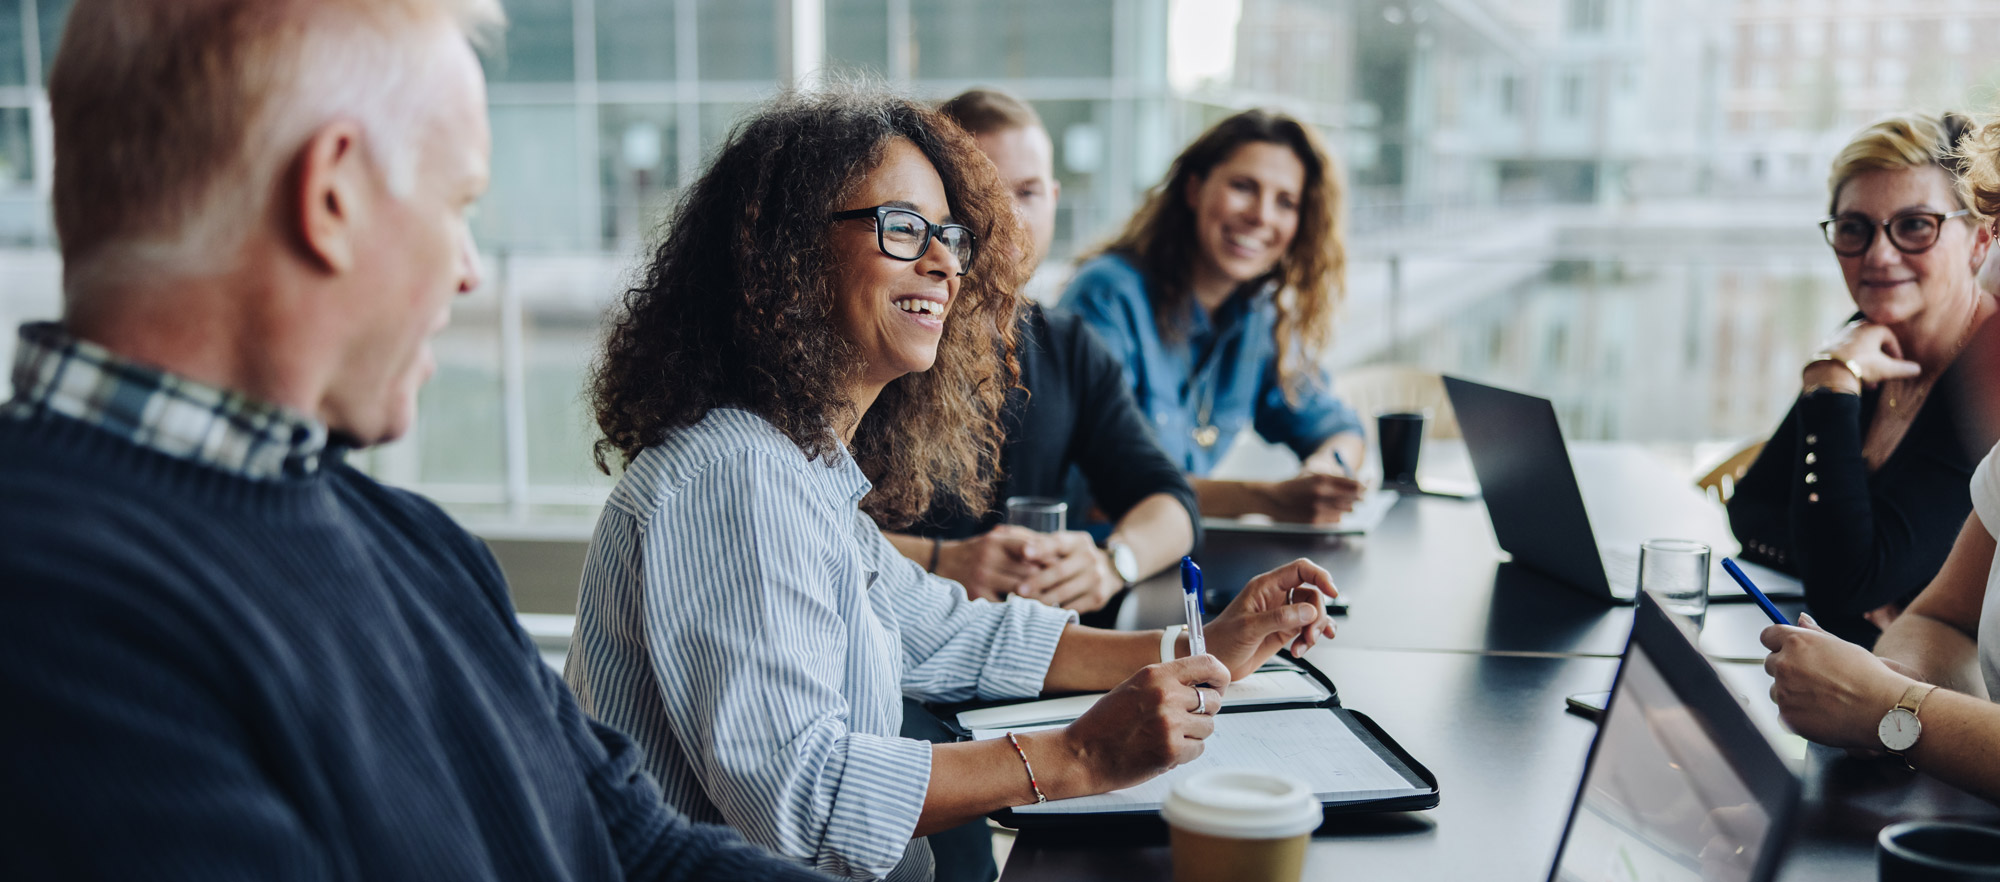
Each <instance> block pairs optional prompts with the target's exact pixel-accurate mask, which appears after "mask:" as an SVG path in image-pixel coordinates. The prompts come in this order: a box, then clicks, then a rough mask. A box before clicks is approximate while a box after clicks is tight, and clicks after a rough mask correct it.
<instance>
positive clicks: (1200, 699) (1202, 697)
mask: <svg viewBox="0 0 2000 882" xmlns="http://www.w3.org/2000/svg"><path fill="white" fill-rule="evenodd" d="M1190 713H1197V714H1203V715H1206V714H1208V713H1210V711H1209V709H1208V693H1206V692H1203V691H1202V689H1201V687H1200V686H1196V687H1194V710H1193V711H1190Z"/></svg>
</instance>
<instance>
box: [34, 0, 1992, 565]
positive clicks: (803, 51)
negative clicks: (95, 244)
mask: <svg viewBox="0 0 2000 882" xmlns="http://www.w3.org/2000/svg"><path fill="white" fill-rule="evenodd" d="M504 4H505V6H506V7H507V10H508V13H509V15H510V17H511V19H512V26H511V28H510V29H509V31H508V34H507V37H506V46H505V51H504V54H503V55H502V56H500V57H498V58H495V59H492V60H491V61H490V62H489V65H488V72H489V76H490V79H491V86H490V103H491V113H492V124H493V135H494V166H493V171H494V174H493V187H492V191H491V193H490V195H489V196H488V197H487V198H486V199H485V200H484V201H483V203H482V205H481V207H480V213H479V215H478V217H477V218H476V220H475V231H476V233H477V235H478V237H479V239H480V244H481V246H482V248H483V249H484V252H485V256H486V259H487V261H488V263H489V268H488V275H487V278H488V280H489V283H488V284H487V285H486V286H485V287H484V288H483V289H482V290H481V291H480V292H478V293H477V294H475V295H473V296H472V297H469V298H467V299H466V300H465V301H463V302H462V305H461V306H460V307H459V308H458V309H457V310H456V312H455V315H454V322H453V325H452V327H451V329H450V330H448V331H447V332H446V333H445V334H444V335H443V336H442V337H441V338H440V340H439V343H438V350H439V358H440V372H439V375H438V377H437V379H436V380H435V381H434V382H433V383H432V384H431V386H430V387H429V388H428V389H427V390H426V391H425V393H424V397H423V401H422V405H421V407H422V415H421V419H420V421H419V425H418V428H417V430H416V432H415V433H413V435H412V437H410V438H408V439H406V440H404V441H401V442H398V443H397V444H394V445H390V446H388V447H385V448H382V449H380V450H378V451H374V452H371V453H369V454H367V456H366V460H367V462H368V465H369V467H371V468H373V469H374V470H376V471H377V472H378V473H379V474H381V475H383V476H384V477H385V478H387V479H389V480H392V481H395V482H398V483H402V484H405V485H408V486H412V487H415V488H417V489H419V490H421V491H422V492H425V493H428V494H430V495H432V496H433V497H435V498H437V499H439V500H441V501H443V502H444V503H446V504H447V505H448V506H450V507H451V508H453V509H454V511H456V512H457V513H459V514H460V515H462V516H464V517H465V518H466V519H467V520H468V521H469V522H471V523H473V524H474V525H475V526H477V527H480V528H481V529H484V530H485V531H487V532H488V534H489V535H497V534H504V533H506V532H507V531H509V530H527V531H533V530H541V529H555V530H558V531H560V530H565V529H573V528H574V525H579V524H581V525H587V524H588V523H589V521H590V519H591V517H592V516H593V514H594V510H595V506H596V505H598V504H599V503H600V502H601V501H602V498H603V495H604V493H605V492H606V490H607V489H608V488H609V486H610V483H611V479H610V478H607V477H605V476H603V475H601V474H599V473H598V472H597V471H596V469H595V468H594V467H593V466H592V463H591V458H590V448H591V443H592V441H593V439H594V438H595V430H594V428H593V426H592V424H591V422H590V420H589V418H588V415H587V413H586V410H585V408H584V406H583V404H582V397H581V396H582V389H583V383H584V380H585V376H586V374H587V370H588V363H589V357H590V352H591V348H592V346H593V344H594V342H595V338H596V334H597V330H598V327H599V322H600V319H601V317H602V315H603V313H604V310H605V309H606V308H607V307H608V306H609V305H610V304H611V303H613V302H614V301H615V300H616V298H617V296H618V295H619V293H620V291H621V290H622V286H623V285H624V284H625V282H626V281H627V276H628V274H629V273H630V272H631V271H632V269H633V267H634V266H635V265H636V264H637V263H638V262H639V261H640V260H641V257H642V255H643V253H644V250H645V247H646V243H647V242H648V240H649V238H650V237H651V236H652V235H653V234H654V232H655V228H656V225H657V224H658V223H659V222H660V220H661V218H662V216H663V214H664V212H665V211H666V210H667V208H668V206H670V205H671V204H672V203H673V200H674V199H675V197H676V194H677V193H678V191H679V188H680V187H681V186H682V185H683V184H685V183H687V182H689V181H691V180H692V179H693V178H694V176H695V175H697V174H698V173H699V171H700V169H701V167H702V163H703V161H704V159H705V158H706V157H707V156H708V155H709V153H710V151H711V150H712V149H713V148H714V147H715V145H716V144H718V143H719V142H720V141H721V140H722V139H723V138H724V137H725V136H726V135H727V133H728V132H729V130H730V126H731V125H732V124H733V123H734V122H735V121H736V120H737V119H738V118H740V117H741V115H742V114H743V113H744V112H745V111H746V110H748V109H749V108H751V107H754V106H755V105H756V104H757V103H758V102H759V101H762V100H764V99H765V98H768V97H769V96H771V95H772V94H774V93H775V92H776V91H777V90H779V89H781V88H783V87H785V86H787V85H792V84H798V83H807V84H809V83H810V82H812V81H813V80H814V79H815V78H819V77H829V76H831V77H852V76H867V77H874V78H878V79H880V80H883V81H885V82H887V83H890V84H893V85H896V86H898V87H900V88H903V89H906V90H908V91H910V92H911V93H913V94H915V95H918V96H922V97H925V98H932V99H941V98H944V97H948V96H950V95H952V94H954V93H956V92H958V91H960V90H962V89H965V88H968V87H972V86H987V87H997V88H1001V89H1005V90H1008V91H1010V92H1013V93H1014V94H1017V95H1019V96H1021V97H1023V98H1026V99H1028V100H1030V101H1031V102H1032V103H1033V104H1034V105H1035V106H1036V108H1037V109H1038V110H1039V111H1040V113H1041V114H1042V116H1043V118H1044V120H1045V121H1046V122H1047V123H1048V125H1049V128H1050V130H1051V133H1052V135H1053V136H1054V140H1055V145H1056V167H1057V174H1058V177H1059V178H1060V179H1061V180H1062V184H1063V198H1062V203H1061V209H1060V214H1059V217H1058V231H1057V235H1056V246H1055V254H1054V255H1053V258H1054V259H1053V260H1052V261H1051V262H1050V266H1049V267H1048V268H1047V270H1046V271H1047V272H1048V273H1050V274H1051V279H1050V283H1051V284H1059V282H1060V279H1061V276H1062V275H1063V274H1065V272H1066V269H1067V266H1068V263H1069V261H1070V259H1072V258H1074V257H1075V256H1077V255H1079V254H1082V253H1085V252H1086V251H1087V250H1088V249H1090V248H1091V247H1092V246H1093V244H1095V243H1097V242H1099V241H1101V240H1102V239H1104V238H1105V237H1106V236H1108V235H1109V234H1110V233H1112V232H1113V231H1115V229H1116V228H1117V226H1118V225H1119V224H1120V223H1121V222H1122V221H1123V219H1124V218H1125V216H1126V215H1127V214H1128V213H1129V212H1130V211H1131V210H1132V209H1133V208H1134V207H1135V206H1136V205H1137V204H1138V201H1139V200H1140V199H1141V198H1142V197H1143V195H1144V193H1145V191H1146V189H1147V188H1148V187H1149V186H1151V185H1152V184H1154V183H1155V182H1156V181H1157V180H1158V178H1159V177H1160V175H1161V174H1162V173H1163V171H1164V170H1165V168H1166V166H1167V164H1168V162H1169V161H1170V160H1171V159H1172V157H1173V156H1174V155H1175V154H1176V152H1178V150H1179V149H1180V147H1181V146H1182V145H1183V144H1185V143H1186V142H1187V140H1189V139H1190V138H1192V137H1193V136H1194V135H1195V134H1196V133H1198V132H1199V131H1200V130H1201V129H1202V128H1204V127H1205V126H1206V125H1208V124H1209V123H1211V122H1213V121H1214V120H1216V119H1219V118H1221V117H1222V116H1225V115H1227V114H1229V113H1232V112H1234V111H1236V110H1238V109H1241V108H1244V107H1248V106H1252V105H1269V106H1275V107H1279V108H1282V109H1285V110H1287V111H1290V112H1292V113H1294V114H1296V115H1298V116H1300V117H1302V118H1304V119H1306V120H1307V121H1309V122H1311V123H1313V124H1314V125H1316V126H1318V127H1319V128H1320V129H1321V130H1322V132H1324V134H1325V135H1326V137H1327V140H1328V143H1329V144H1331V145H1333V147H1334V149H1335V151H1336V152H1337V153H1338V154H1339V159H1340V162H1341V163H1342V164H1343V166H1344V171H1345V176H1346V179H1347V183H1348V187H1349V192H1350V194H1351V197H1350V206H1349V231H1350V232H1349V243H1350V249H1351V256H1352V258H1353V259H1352V260H1351V262H1350V275H1349V281H1350V286H1349V289H1350V290H1349V292H1348V302H1347V307H1346V312H1345V316H1344V320H1343V323H1342V325H1341V328H1340V331H1339V334H1340V342H1339V344H1338V346H1337V348H1336V351H1335V352H1334V354H1333V359H1332V361H1333V367H1335V368H1336V370H1339V369H1344V368H1348V367H1351V366H1354V365H1359V364H1364V363H1368V362H1375V361H1400V362H1408V363H1413V364H1418V365H1420V366H1423V367H1426V368H1429V369H1433V370H1443V371H1451V372H1457V373H1462V374H1465V375H1467V376H1472V377H1475V378H1481V379H1485V380H1487V381H1490V382H1495V383H1499V384H1502V385H1509V386H1513V387H1516V388H1522V389H1525V390H1529V391H1534V392H1536V393H1539V394H1542V395H1546V396H1549V397H1551V398H1553V399H1555V400H1556V402H1557V405H1558V410H1559V412H1560V413H1561V415H1562V417H1563V420H1564V422H1565V425H1566V428H1567V430H1568V431H1569V432H1570V434H1571V436H1572V437H1576V438H1617V439H1635V440H1642V441H1657V442H1663V443H1673V444H1678V445H1681V446H1682V447H1684V448H1685V447H1687V446H1688V445H1690V444H1691V443H1692V444H1695V445H1697V446H1698V445H1700V444H1712V445H1715V446H1717V447H1720V446H1723V445H1725V444H1726V443H1728V442H1732V441H1734V440H1740V439H1743V438H1747V437H1750V436H1755V435H1761V434H1763V433H1766V432H1768V431H1769V430H1770V428H1771V427H1772V426H1774V425H1775V424H1776V421H1777V419H1778V417H1779V416H1780V415H1782V413H1783V411H1784V409H1785V407H1786V406H1787V404H1788V403H1789V402H1790V400H1791V398H1792V396H1793V394H1795V392H1796V383H1797V370H1798V367H1799V364H1800V363H1801V361H1802V360H1803V357H1804V356H1805V355H1806V354H1807V353H1810V352H1811V351H1813V350H1814V349H1815V348H1817V343H1818V341H1819V340H1820V339H1821V338H1822V337H1824V336H1825V335H1827V334H1828V333H1830V332H1831V331H1832V330H1833V329H1834V328H1835V327H1836V326H1837V325H1838V324H1839V323H1840V322H1841V321H1842V320H1843V319H1844V317H1845V316H1846V314H1847V313H1848V312H1849V310H1850V306H1849V304H1848V302H1847V298H1846V296H1845V291H1844V289H1843V287H1842V286H1841V283H1840V280H1839V275H1838V271H1837V267H1836V266H1835V264H1834V261H1833V258H1832V256H1831V255H1830V254H1829V253H1827V250H1826V248H1825V246H1824V244H1823V243H1821V242H1820V240H1819V238H1818V234H1817V231H1816V230H1815V229H1814V226H1813V224H1814V222H1815V221H1816V220H1817V219H1818V218H1819V217H1820V216H1821V215H1822V214H1823V213H1824V211H1825V206H1824V204H1823V203H1824V183H1823V179H1824V176H1825V171H1826V167H1827V164H1828V161H1829V160H1830V158H1831V156H1832V154H1833V152H1834V150H1836V149H1837V148H1838V147H1839V145H1840V144H1841V143H1842V142H1843V141H1845V139H1846V138H1847V137H1848V136H1849V135H1851V134H1852V132H1853V131H1854V130H1856V129H1857V128H1859V127H1860V126H1862V125H1864V124H1866V123H1867V122H1868V121H1870V120H1872V119H1874V118H1875V117H1877V116H1880V115H1882V114H1885V113H1889V112H1893V111H1897V110H1903V109H1931V110H1937V109H1943V108H1947V107H1961V108H1965V107H1970V108H1976V109H1984V108H1986V107H1988V106H1989V105H1990V103H1991V101H1992V98H1993V94H1994V86H1995V85H1996V83H2000V53H1995V52H1993V51H1992V50H1991V49H1990V48H1988V47H1995V46H2000V0H1894V2H1892V0H1008V2H992V0H980V2H974V0H504ZM68 10H69V3H68V2H67V0H0V320H6V321H8V322H9V324H10V327H11V324H12V323H14V322H18V321H22V320H26V319H29V318H37V317H47V316H52V315H54V314H55V313H56V311H57V309H58V306H59V264H58V262H57V260H56V259H55V256H54V251H53V243H52V241H51V232H50V223H49V211H48V203H47V194H48V192H49V183H50V174H51V159H50V151H49V144H50V140H51V138H50V131H49V123H48V113H47V106H46V96H45V92H44V90H43V87H42V83H43V79H44V77H45V75H46V72H47V69H48V65H49V62H50V60H51V58H52V56H53V54H54V51H55V48H56V44H57V41H58V37H59V34H60V31H61V27H62V23H63V21H64V18H65V17H66V16H67V14H68ZM1982 50H1984V51H1982ZM11 347H12V342H11V336H9V337H7V338H6V339H5V341H4V342H0V355H4V354H6V353H8V352H10V351H11ZM1246 455H1253V454H1246ZM1255 455H1263V454H1255ZM1268 455H1271V456H1282V455H1286V454H1282V453H1275V452H1274V453H1269V454H1268Z"/></svg>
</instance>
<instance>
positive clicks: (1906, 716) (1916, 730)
mask: <svg viewBox="0 0 2000 882" xmlns="http://www.w3.org/2000/svg"><path fill="white" fill-rule="evenodd" d="M1935 689H1937V687H1936V686H1934V685H1932V684H1929V683H1918V684H1916V685H1914V686H1911V687H1910V688H1909V689H1906V690H1904V691H1903V700H1902V701H1899V702H1896V706H1895V707H1892V708H1890V709H1889V712H1888V713H1886V714H1883V715H1882V722H1880V723H1877V724H1876V725H1875V737H1877V738H1880V739H1881V740H1882V747H1883V749H1885V750H1887V751H1889V752H1890V753H1893V754H1895V755H1897V756H1903V754H1905V753H1906V752H1908V751H1909V749H1910V748H1912V747H1915V746H1917V739H1919V738H1922V737H1923V735H1924V722H1923V721H1922V720H1920V719H1917V709H1918V708H1921V707H1923V705H1924V699H1925V698H1926V697H1928V696H1929V695H1930V694H1931V692H1932V691H1933V690H1935ZM1904 761H1905V762H1908V759H1907V758H1906V759H1905V760H1904Z"/></svg>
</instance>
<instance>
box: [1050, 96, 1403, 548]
mask: <svg viewBox="0 0 2000 882" xmlns="http://www.w3.org/2000/svg"><path fill="white" fill-rule="evenodd" d="M1339 208H1340V188H1339V183H1338V181H1337V180H1336V174H1335V170H1334V167H1333V161H1332V160H1331V159H1330V158H1329V157H1328V156H1327V153H1326V150H1325V148H1324V147H1322V146H1321V144H1320V142H1319V138H1318V137H1317V136H1316V135H1314V134H1313V132H1312V130H1311V129H1310V128H1308V127H1307V126H1305V125H1303V124H1301V123H1300V122H1299V121H1297V120H1295V119H1292V118H1291V117H1289V116H1286V115H1284V114H1281V113H1277V112H1274V111H1268V110H1249V111H1244V112H1243V113H1239V114H1236V115H1235V116H1232V117H1229V118H1228V119H1225V120H1223V121H1222V122H1219V123H1217V124H1216V125H1215V126H1214V127H1213V128H1211V129H1209V130H1208V131H1207V132H1205V133H1203V134H1202V136H1201V137H1200V138H1198V139H1196V140H1195V142H1194V143H1193V144H1192V145H1189V147H1188V148H1187V149H1186V150H1185V151H1183V152H1182V153H1181V155H1180V157H1179V158H1177V159H1175V160H1174V164H1173V167H1172V168H1171V169H1169V170H1168V173H1167V179H1166V181H1165V182H1163V183H1162V184H1161V185H1160V186H1159V187H1157V188H1155V189H1154V190H1153V192H1152V195H1151V196H1150V197H1149V198H1148V199H1147V201H1146V204H1145V205H1144V206H1143V207H1141V208H1140V209H1139V211H1138V213H1137V214H1135V215H1134V216H1133V217H1132V220H1131V221H1130V222H1129V223H1128V224H1127V225H1126V227H1125V231H1124V232H1123V233H1121V234H1120V235H1119V236H1118V238H1117V239H1116V240H1114V241H1113V242H1112V243H1111V244H1110V245H1109V246H1107V247H1106V248H1105V249H1104V251H1103V253H1101V254H1099V255H1098V256H1097V257H1095V258H1093V259H1091V260H1089V261H1088V262H1086V263H1085V264H1084V265H1083V267H1082V268H1081V269H1079V270H1078V272H1077V275H1076V278H1075V279H1073V280H1072V281H1071V282H1070V284H1069V289H1068V290H1067V291H1066V292H1064V294H1063V299H1062V306H1063V307H1064V308H1067V309H1069V310H1072V311H1074V312H1076V313H1077V314H1079V315H1081V316H1082V317H1083V319H1084V321H1086V322H1088V323H1089V324H1090V325H1091V326H1092V327H1093V328H1095V329H1096V331H1097V332H1098V334H1099V335H1101V336H1102V337H1103V338H1104V340H1105V342H1106V343H1109V344H1110V346H1111V348H1112V350H1113V351H1114V352H1116V353H1118V355H1119V357H1120V359H1121V360H1122V361H1123V362H1124V364H1125V378H1126V381H1127V382H1128V383H1130V384H1131V386H1132V390H1133V393H1134V395H1135V396H1136V397H1137V398H1138V400H1139V405H1140V407H1141V408H1142V409H1143V410H1144V411H1145V412H1146V414H1147V415H1148V416H1149V417H1151V418H1152V420H1153V425H1154V427H1155V428H1156V429H1157V430H1158V432H1159V440H1160V444H1161V446H1162V447H1164V448H1165V449H1166V451H1167V453H1168V455H1169V456H1172V457H1174V458H1175V459H1177V460H1178V461H1179V462H1180V464H1181V467H1182V468H1184V469H1186V470H1187V471H1188V473H1189V476H1190V478H1191V479H1192V482H1193V484H1194V487H1195V493H1196V495H1197V496H1198V497H1199V498H1200V502H1201V509H1202V512H1203V513H1204V514H1209V515H1217V516H1223V517H1231V516H1236V515H1242V514H1250V513H1261V514H1268V515H1271V516H1272V517H1275V518H1277V519H1278V520H1282V521H1296V522H1311V523H1325V522H1330V521H1334V520H1337V519H1338V518H1339V517H1340V515H1341V513H1343V512H1345V511H1347V510H1348V509H1349V508H1352V507H1353V505H1354V501H1355V499H1356V498H1357V497H1359V495H1360V494H1361V492H1362V488H1361V484H1360V483H1359V482H1357V481H1355V480H1354V479H1353V469H1354V468H1355V467H1356V466H1358V465H1360V463H1361V458H1362V456H1363V455H1364V453H1365V451H1366V445H1365V443H1364V441H1363V435H1362V427H1361V421H1360V419H1359V418H1358V417H1357V416H1356V415H1355V413H1354V409H1353V408H1351V407H1348V406H1347V405H1346V404H1344V403H1342V402H1341V401H1340V399H1338V398H1335V397H1334V396H1333V393H1332V390H1331V386H1330V380H1329V378H1328V376H1327V375H1326V372H1325V371H1324V370H1322V369H1321V368H1320V367H1319V363H1320V360H1321V357H1322V356H1323V355H1325V353H1326V350H1327V347H1328V346H1329V345H1330V344H1331V342H1332V337H1333V313H1334V309H1335V307H1336V306H1338V304H1339V300H1340V297H1341V294H1342V293H1343V291H1344V287H1345V284H1344V280H1343V275H1344V272H1345V268H1346V254H1345V250H1344V248H1343V247H1342V244H1341V238H1340V227H1339V223H1338V220H1337V218H1338V217H1339ZM1246 426H1249V427H1251V428H1255V429H1256V430H1257V434H1259V435H1261V436H1263V437H1264V438H1265V439H1267V440H1269V441H1272V442H1274V443H1279V444H1284V445H1285V446H1287V447H1290V448H1291V449H1292V450H1293V452H1295V453H1297V454H1298V455H1299V458H1300V459H1301V460H1302V461H1303V464H1302V468H1301V469H1300V471H1299V474H1298V475H1297V476H1296V477H1293V478H1291V479H1289V480H1285V481H1275V482H1272V481H1217V480H1209V479H1207V478H1206V477H1205V476H1206V475H1207V474H1208V473H1209V471H1210V470H1212V469H1213V468H1214V467H1215V463H1216V462H1217V461H1218V460H1219V459H1221V458H1222V455H1223V454H1224V453H1225V452H1226V451H1228V449H1229V446H1230V443H1231V442H1232V441H1234V440H1235V438H1236V434H1237V433H1238V432H1240V431H1242V430H1243V429H1244V427H1246Z"/></svg>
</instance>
